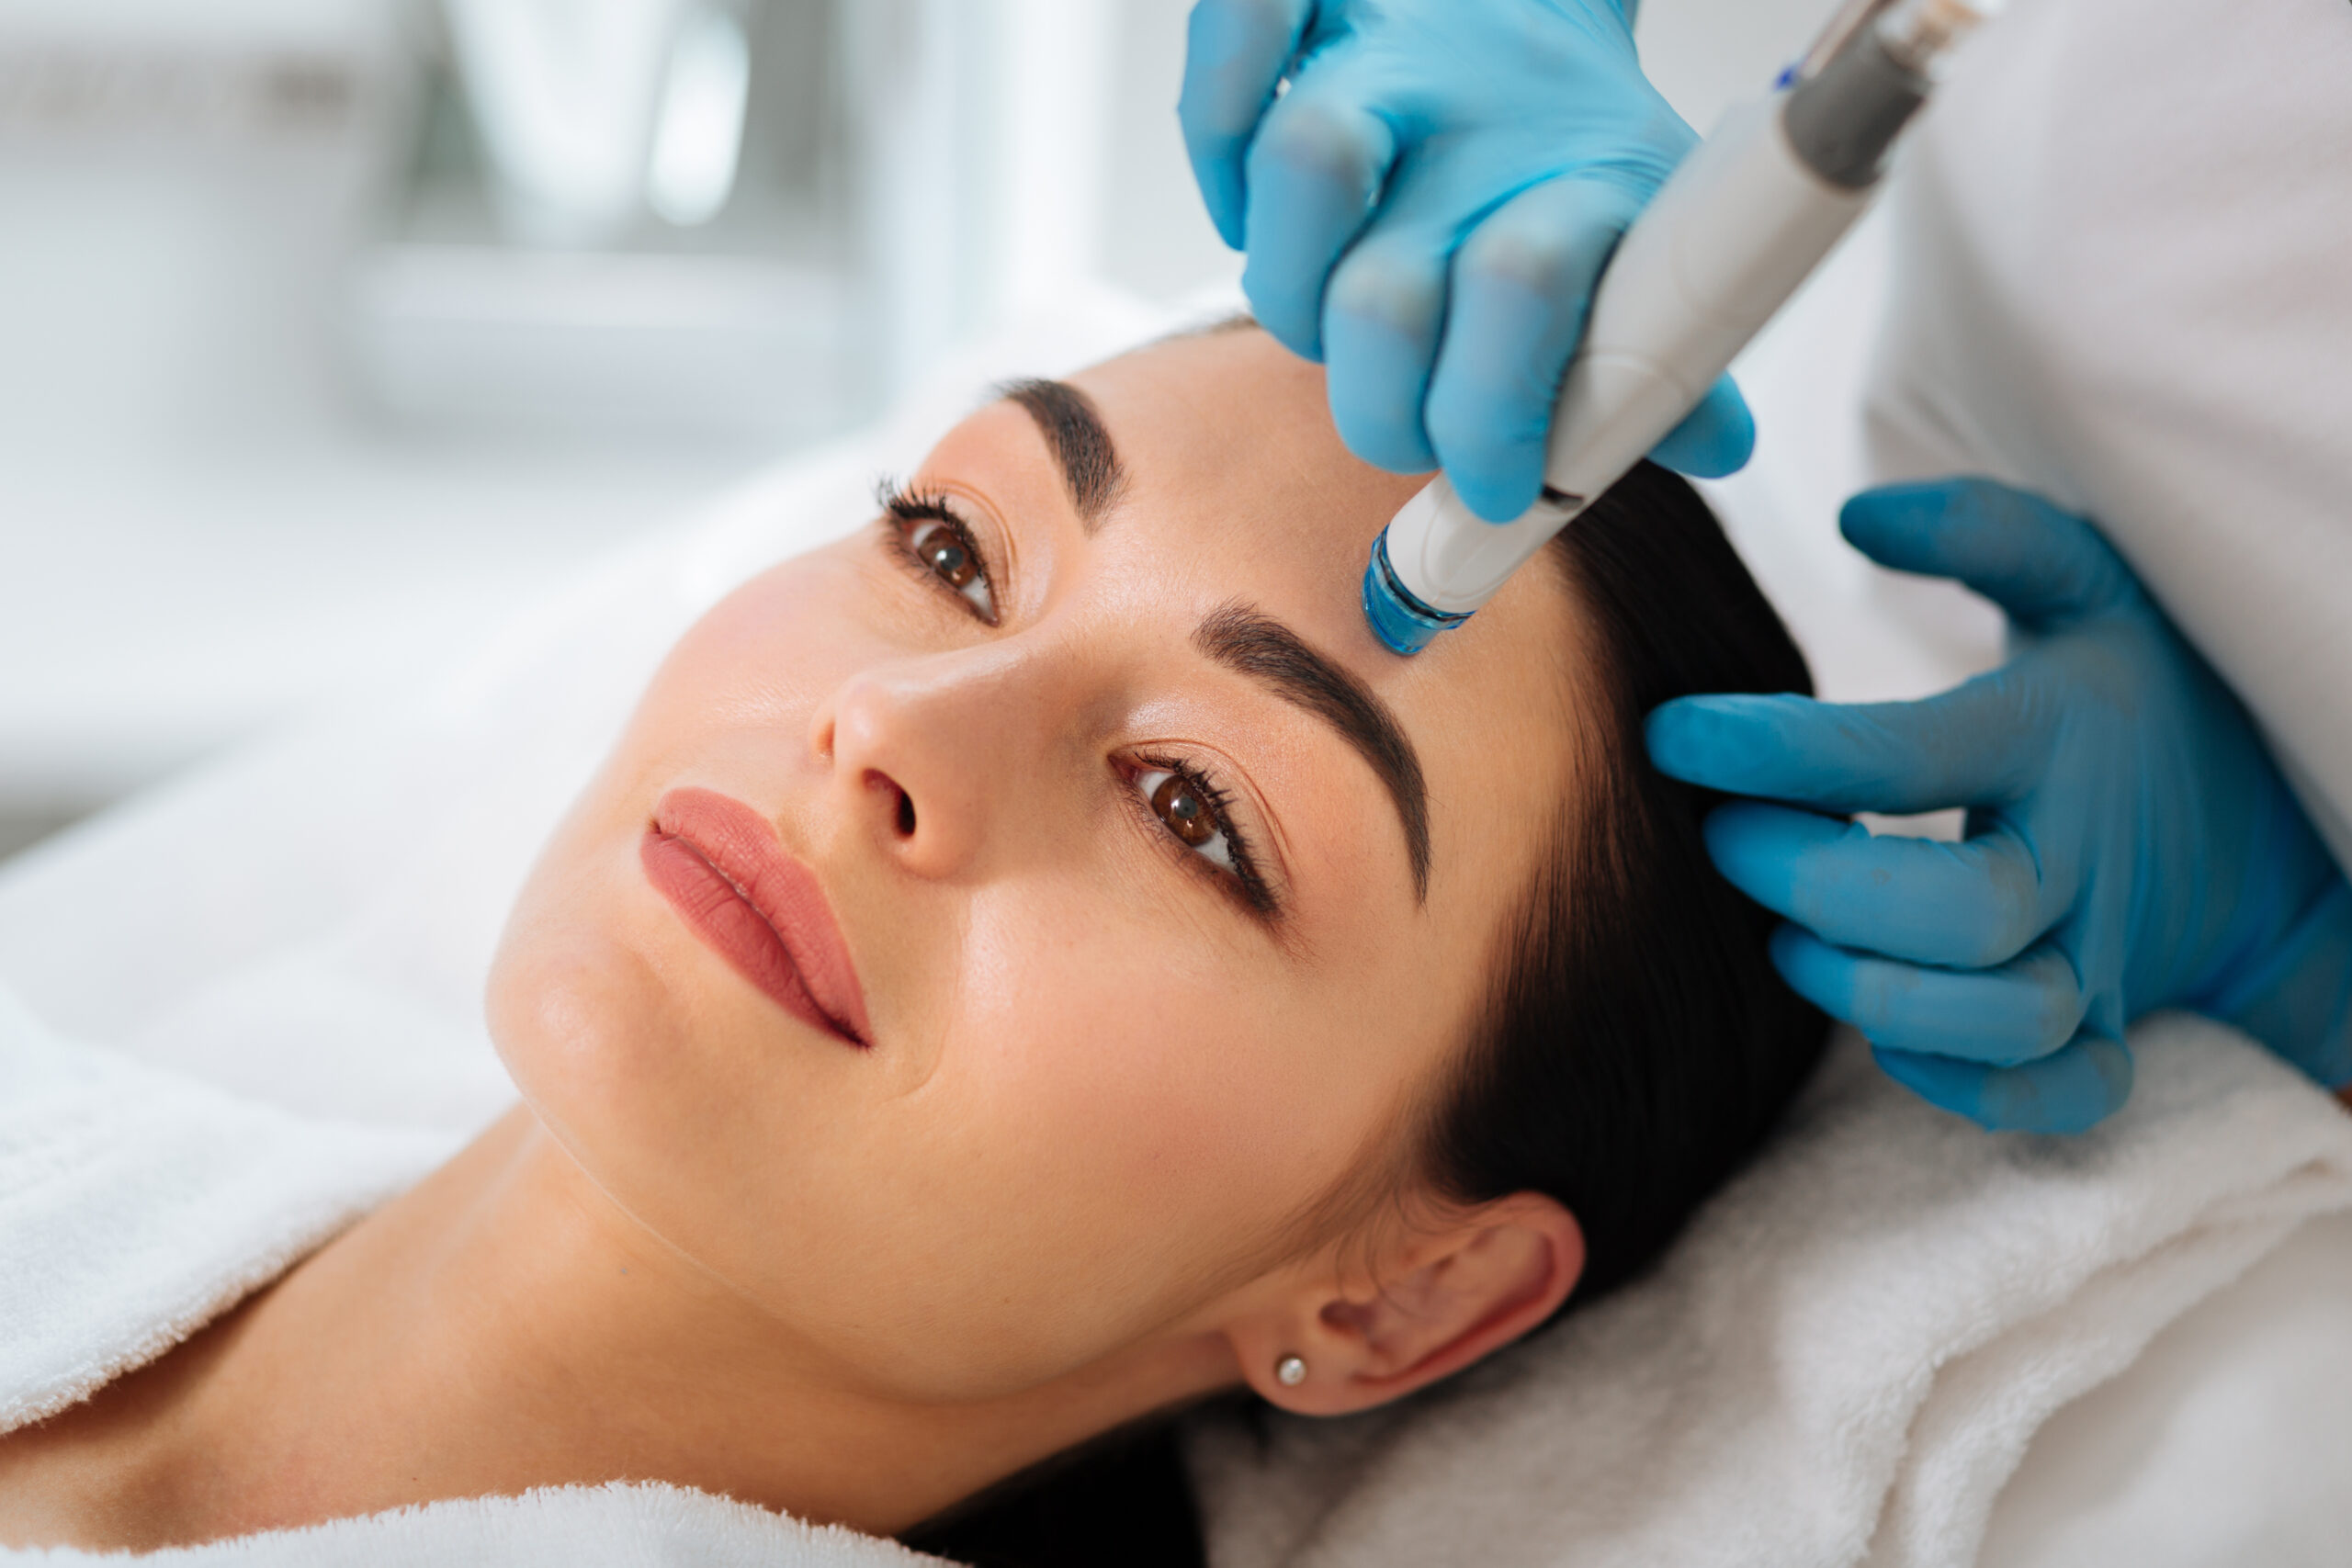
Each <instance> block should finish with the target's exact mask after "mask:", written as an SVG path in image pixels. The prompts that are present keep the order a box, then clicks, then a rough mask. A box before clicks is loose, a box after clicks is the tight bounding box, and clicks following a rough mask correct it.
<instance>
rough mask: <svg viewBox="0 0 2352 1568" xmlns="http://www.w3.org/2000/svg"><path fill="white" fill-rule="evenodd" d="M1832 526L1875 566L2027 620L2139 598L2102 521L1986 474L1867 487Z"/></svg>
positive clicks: (2066, 617) (2054, 619)
mask: <svg viewBox="0 0 2352 1568" xmlns="http://www.w3.org/2000/svg"><path fill="white" fill-rule="evenodd" d="M1838 526H1839V528H1840V529H1841V530H1842V531H1843V532H1844V534H1845V536H1846V537H1847V538H1848V539H1849V541H1851V543H1852V544H1853V546H1854V547H1855V548H1856V549H1859V550H1860V551H1861V552H1862V553H1863V554H1864V555H1866V556H1868V557H1870V558H1871V559H1872V560H1874V561H1877V562H1879V563H1880V564H1881V565H1883V566H1891V567H1893V568H1894V569H1895V570H1898V571H1916V572H1923V573H1926V574H1928V575H1929V576H1933V577H1949V578H1953V579H1955V580H1957V581H1961V582H1964V583H1966V584H1967V585H1968V586H1969V587H1971V588H1973V589H1974V590H1975V591H1976V592H1979V593H1982V594H1983V595H1985V598H1987V599H1990V600H1991V601H1993V603H1994V604H1998V605H1999V606H2000V607H2001V608H2002V609H2004V610H2007V612H2008V613H2009V614H2010V615H2011V616H2013V617H2015V618H2016V619H2017V620H2018V622H2019V623H2020V624H2022V625H2024V626H2031V627H2039V626H2052V625H2057V624H2063V623H2064V622H2067V621H2072V620H2078V619H2080V618H2081V617H2083V616H2085V615H2095V614H2098V612H2100V611H2103V610H2109V609H2113V608H2115V607H2117V606H2119V605H2122V604H2132V603H2136V602H2137V601H2138V600H2139V598H2140V586H2139V581H2138V580H2137V579H2136V578H2134V577H2133V576H2132V575H2131V570H2130V569H2129V568H2127V567H2126V566H2125V565H2124V564H2123V560H2122V558H2120V556H2118V555H2117V554H2116V553H2115V550H2114V548H2113V547H2111V546H2109V544H2108V542H2107V541H2106V540H2105V539H2103V538H2101V537H2100V536H2099V534H2098V529H2096V528H2094V527H2092V526H2091V525H2090V524H2089V523H2087V522H2086V521H2084V520H2083V519H2082V518H2080V517H2076V516H2075V515H2074V514H2073V513H2066V512H2061V511H2059V510H2058V509H2057V508H2056V507H2054V506H2052V505H2051V504H2050V502H2046V501H2044V500H2042V499H2041V497H2040V496H2037V495H2029V494H2027V493H2026V492H2025V491H2019V490H2011V489H2010V488H2009V487H2008V486H2007V485H2003V484H1996V483H1995V482H1994V481H1993V480H1991V479H1937V480H1934V481H1931V482H1929V483H1927V484H1906V485H1890V486H1887V487H1885V488H1883V489H1880V490H1871V491H1863V492H1862V493H1861V494H1860V495H1857V496H1855V497H1854V498H1853V499H1852V500H1850V501H1849V502H1846V505H1845V509H1844V510H1843V511H1842V512H1841V513H1839V516H1838Z"/></svg>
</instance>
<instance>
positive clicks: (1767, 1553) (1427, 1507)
mask: <svg viewBox="0 0 2352 1568" xmlns="http://www.w3.org/2000/svg"><path fill="white" fill-rule="evenodd" d="M2132 1043H2133V1046H2134V1049H2135V1051H2136V1053H2137V1055H2138V1060H2139V1065H2140V1074H2139V1081H2138V1085H2137V1088H2136V1089H2134V1091H2133V1094H2132V1097H2131V1103H2130V1105H2129V1106H2128V1107H2127V1108H2126V1109H2125V1111H2123V1112H2122V1113H2121V1114H2120V1115H2119V1116H2117V1117H2116V1118H2114V1119H2113V1120H2112V1121H2111V1122H2109V1123H2107V1124H2106V1125H2105V1126H2103V1127H2102V1128H2100V1129H2099V1130H2098V1131H2097V1132H2095V1133H2093V1134H2088V1135H2086V1136H2084V1137H2081V1138H2076V1139H2043V1138H2034V1137H2029V1136H2024V1135H2018V1134H2009V1135H2002V1136H1993V1135H1988V1134H1984V1133H1981V1132H1979V1131H1978V1130H1977V1129H1976V1128H1975V1127H1973V1126H1972V1125H1970V1124H1969V1123H1967V1122H1962V1121H1960V1120H1958V1119H1957V1118H1954V1117H1951V1116H1947V1115H1944V1114H1943V1113H1941V1112H1939V1111H1934V1110H1931V1109H1929V1108H1928V1106H1926V1105H1924V1104H1922V1103H1921V1102H1919V1101H1918V1100H1915V1099H1913V1098H1912V1097H1910V1096H1909V1095H1907V1094H1905V1092H1904V1091H1903V1090H1901V1089H1897V1088H1896V1087H1895V1086H1894V1085H1893V1084H1892V1083H1891V1082H1889V1081H1888V1080H1886V1079H1885V1078H1884V1077H1883V1076H1882V1075H1881V1074H1879V1073H1878V1072H1877V1070H1876V1069H1875V1067H1874V1066H1872V1065H1871V1063H1870V1061H1869V1059H1868V1057H1867V1055H1866V1054H1865V1053H1864V1051H1863V1050H1862V1048H1861V1047H1860V1043H1859V1041H1857V1040H1855V1039H1854V1038H1852V1037H1851V1036H1846V1037H1842V1038H1841V1039H1840V1041H1839V1042H1838V1044H1837V1045H1836V1046H1835V1047H1834V1048H1833V1051H1832V1053H1831V1056H1830V1058H1829V1060H1828V1061H1827V1062H1826V1063H1825V1064H1824V1067H1823V1072H1822V1075H1821V1077H1820V1079H1819V1080H1818V1081H1817V1082H1816V1083H1815V1085H1814V1086H1813V1088H1812V1089H1810V1090H1809V1091H1808V1092H1807V1094H1806V1095H1805V1097H1804V1100H1803V1101H1802V1102H1801V1104H1800V1106H1799V1107H1798V1109H1797V1111H1796V1112H1795V1113H1794V1114H1793V1116H1792V1119H1791V1122H1790V1123H1789V1125H1788V1126H1787V1127H1786V1128H1785V1129H1784V1130H1783V1132H1782V1134H1781V1136H1780V1137H1779V1138H1778V1139H1777V1140H1776V1141H1775V1143H1774V1145H1772V1146H1771V1148H1770V1149H1769V1150H1768V1151H1767V1152H1766V1154H1765V1156H1763V1158H1762V1159H1761V1160H1759V1161H1758V1164H1757V1165H1756V1166H1755V1167H1754V1168H1752V1169H1750V1170H1749V1171H1748V1172H1747V1174H1746V1175H1744V1176H1743V1177H1741V1178H1740V1179H1737V1180H1736V1181H1735V1182H1734V1183H1733V1185H1732V1186H1731V1187H1730V1188H1729V1189H1727V1190H1725V1191H1724V1193H1723V1194H1722V1195H1721V1196H1719V1197H1718V1199H1717V1200H1716V1201H1714V1202H1713V1203H1711V1204H1710V1205H1709V1206H1708V1207H1707V1208H1706V1209H1705V1210H1704V1211H1703V1212H1702V1213H1701V1214H1700V1216H1699V1217H1698V1219H1697V1220H1696V1221H1695V1222H1694V1224H1692V1226H1691V1230H1690V1232H1689V1233H1688V1234H1687V1235H1685V1236H1684V1238H1683V1239H1682V1241H1681V1242H1680V1243H1679V1245H1678V1247H1676V1248H1675V1249H1674V1251H1673V1252H1672V1253H1671V1255H1670V1256H1669V1257H1668V1258H1667V1260H1666V1262H1665V1264H1664V1265H1663V1267H1662V1268H1660V1269H1658V1270H1657V1272H1656V1273H1655V1274H1653V1275H1652V1276H1650V1277H1649V1278H1647V1279H1645V1280H1643V1281H1641V1282H1639V1283H1637V1284H1635V1285H1634V1286H1632V1287H1631V1288H1628V1289H1627V1290H1625V1291H1624V1292H1622V1293H1621V1294H1619V1295H1617V1296H1615V1297H1613V1298H1611V1299H1609V1300H1607V1301H1604V1302H1602V1303H1600V1304H1599V1305H1598V1306H1596V1307H1595V1308H1594V1309H1592V1310H1591V1311H1589V1312H1587V1313H1583V1314H1577V1315H1574V1316H1571V1317H1570V1318H1569V1319H1568V1320H1567V1321H1566V1322H1565V1323H1563V1324H1561V1325H1559V1326H1558V1327H1557V1328H1556V1329H1555V1330H1554V1331H1553V1332H1552V1333H1551V1334H1550V1335H1549V1336H1548V1337H1545V1338H1544V1339H1540V1340H1538V1341H1537V1342H1536V1343H1534V1344H1533V1345H1531V1346H1528V1347H1524V1348H1521V1350H1520V1351H1518V1352H1516V1353H1512V1354H1509V1355H1506V1356H1505V1357H1503V1358H1500V1359H1498V1360H1497V1361H1496V1362H1494V1363H1491V1364H1489V1365H1488V1366H1487V1367H1485V1368H1482V1369H1480V1370H1478V1371H1475V1372H1473V1373H1472V1374H1471V1375H1470V1376H1468V1377H1467V1378H1465V1379H1463V1380H1461V1381H1460V1382H1457V1383H1456V1384H1454V1385H1453V1386H1450V1387H1444V1388H1441V1389H1439V1390H1437V1391H1435V1392H1434V1393H1431V1394H1430V1395H1428V1396H1425V1397H1424V1398H1423V1399H1422V1400H1420V1401H1419V1402H1417V1403H1416V1404H1414V1405H1412V1406H1411V1407H1409V1408H1408V1409H1403V1410H1391V1411H1385V1412H1375V1413H1374V1414H1372V1415H1370V1416H1363V1417H1358V1418H1353V1419H1351V1420H1347V1421H1341V1422H1313V1421H1305V1420H1299V1419H1295V1418H1288V1417H1278V1418H1275V1419H1273V1420H1272V1421H1271V1422H1270V1423H1268V1424H1266V1425H1265V1427H1263V1430H1262V1432H1261V1431H1259V1430H1253V1429H1252V1427H1251V1426H1250V1424H1249V1423H1247V1422H1244V1421H1240V1420H1238V1419H1234V1418H1231V1417H1227V1418H1223V1419H1220V1420H1217V1421H1214V1422H1210V1423H1207V1424H1204V1426H1203V1427H1201V1428H1199V1429H1197V1430H1196V1431H1195V1432H1194V1433H1193V1439H1192V1450H1191V1451H1192V1458H1193V1465H1194V1470H1195V1472H1196V1474H1197V1476H1198V1477H1199V1480H1200V1482H1201V1484H1202V1489H1203V1492H1204V1499H1205V1501H1206V1504H1207V1512H1208V1516H1209V1519H1210V1524H1211V1557H1212V1561H1213V1562H1214V1563H1215V1564H1216V1568H1275V1565H1277V1564H1279V1565H1283V1568H1310V1565H1321V1564H1334V1565H1336V1564H1342V1563H1344V1564H1347V1565H1348V1568H1384V1565H1387V1564H1397V1565H1400V1568H1401V1565H1403V1564H1408V1563H1409V1564H1413V1565H1415V1568H1421V1565H1425V1564H1431V1563H1457V1562H1458V1563H1465V1564H1467V1563H1476V1564H1477V1565H1478V1568H1509V1565H1510V1564H1514V1563H1559V1562H1574V1563H1576V1564H1577V1565H1578V1568H1588V1565H1589V1568H1602V1565H1607V1564H1617V1563H1623V1564H1643V1565H1645V1568H1646V1565H1651V1564H1658V1563H1672V1564H1675V1565H1676V1568H1702V1565H1705V1564H1713V1563H1722V1564H1727V1565H1728V1564H1737V1565H1739V1568H1774V1565H1779V1564H1786V1565H1789V1568H1799V1565H1802V1568H1835V1565H1839V1564H1849V1563H1858V1562H1867V1563H1869V1564H1871V1565H1872V1568H1897V1565H1902V1568H1912V1565H1917V1568H1928V1565H1931V1564H1962V1563H1967V1562H1973V1561H1974V1560H1975V1554H1976V1548H1977V1545H1978V1542H1979V1541H1980V1540H1981V1539H1982V1537H1983V1533H1984V1529H1985V1519H1986V1517H1987V1515H1988V1513H1989V1511H1990V1509H1991V1506H1992V1504H1993V1500H1994V1497H1995V1495H1996V1493H1997V1492H1998V1491H1999V1489H2000V1487H2001V1485H2002V1483H2004V1482H2005V1481H2006V1480H2007V1477H2008V1475H2009V1473H2010V1472H2011V1471H2012V1470H2013V1469H2014V1468H2015V1466H2016V1463H2017V1461H2018V1457H2019V1455H2020V1454H2021V1453H2022V1452H2023V1451H2024V1450H2025V1447H2026V1444H2027V1441H2028V1439H2029V1438H2030V1437H2031V1436H2032V1434H2033V1432H2034V1430H2035V1428H2036V1427H2039V1426H2040V1425H2041V1423H2042V1421H2043V1420H2044V1419H2045V1418H2047V1417H2048V1416H2050V1415H2051V1414H2052V1412H2053V1411H2055V1410H2056V1409H2057V1408H2058V1407H2059V1406H2060V1405H2062V1404H2065V1403H2066V1402H2067V1401H2069V1400H2071V1399H2073V1398H2074V1397H2075V1395H2077V1394H2079V1393H2083V1392H2085V1391H2086V1390H2087V1389H2089V1388H2091V1387H2092V1386H2094V1385H2096V1384H2098V1383H2099V1382H2104V1381H2105V1380H2107V1379H2108V1378H2110V1377H2112V1376H2114V1375H2115V1374H2116V1373H2117V1372H2119V1371H2121V1370H2122V1369H2124V1368H2125V1367H2126V1366H2128V1365H2129V1364H2130V1363H2131V1361H2132V1359H2134V1358H2135V1357H2137V1355H2138V1354H2139V1352H2140V1350H2141V1349H2142V1348H2143V1347H2144V1346H2145V1345H2146V1344H2147V1342H2148V1340H2149V1339H2150V1338H2151V1337H2154V1335H2155V1333H2156V1332H2157V1331H2158V1330H2159V1329H2160V1328H2162V1327H2163V1326H2164V1325H2165V1324H2167V1323H2169V1322H2171V1321H2172V1320H2173V1319H2174V1318H2175V1317H2177V1316H2178V1315H2179V1314H2181V1313H2183V1312H2185V1311H2186V1310H2188V1308H2189V1307H2190V1306H2192V1305H2194V1304H2195V1303H2197V1302H2199V1300H2201V1299H2203V1298H2204V1297H2206V1296H2208V1295H2210V1294H2211V1293H2212V1292H2215V1291H2217V1290H2219V1289H2220V1288H2222V1286H2223V1285H2225V1284H2227V1283H2229V1282H2230V1281H2231V1280H2234V1279H2235V1278H2236V1277H2237V1276H2238V1275H2239V1274H2241V1273H2242V1272H2244V1271H2245V1269H2247V1268H2249V1267H2250V1266H2251V1265H2252V1264H2253V1263H2254V1262H2255V1261H2256V1260H2257V1259H2258V1258H2261V1257H2262V1256H2263V1255H2264V1254H2266V1253H2267V1252H2268V1251H2270V1250H2271V1249H2272V1248H2273V1247H2276V1246H2277V1245H2278V1242H2279V1241H2281V1240H2282V1239H2283V1238H2284V1237H2285V1236H2286V1235H2288V1234H2289V1233H2290V1231H2291V1230H2292V1229H2293V1228H2294V1226H2295V1225H2296V1224H2298V1223H2300V1222H2301V1220H2303V1219H2304V1218H2306V1217H2309V1216H2311V1215H2313V1214H2317V1213H2327V1212H2331V1211H2335V1210H2341V1209H2345V1208H2347V1207H2352V1118H2347V1117H2346V1116H2345V1115H2344V1114H2343V1112H2342V1111H2341V1110H2340V1109H2339V1108H2338V1107H2337V1106H2336V1105H2335V1102H2334V1101H2333V1100H2330V1099H2329V1098H2327V1097H2326V1096H2325V1095H2324V1094H2322V1093H2321V1092H2320V1091H2319V1090H2317V1089H2313V1088H2312V1086H2311V1085H2310V1084H2308V1083H2307V1082H2305V1081H2304V1080H2302V1079H2301V1078H2300V1077H2297V1076H2296V1075H2294V1074H2293V1073H2291V1072H2290V1070H2289V1069H2287V1068H2286V1067H2285V1066H2281V1065H2280V1064H2279V1063H2278V1061H2277V1060H2275V1059H2274V1058H2272V1057H2270V1056H2269V1055H2267V1054H2265V1053H2263V1052H2262V1051H2260V1050H2258V1049H2257V1048H2256V1047H2254V1046H2253V1045H2251V1044H2249V1043H2245V1041H2244V1040H2243V1039H2242V1038H2240V1037H2238V1036H2235V1035H2233V1033H2231V1032H2229V1031H2227V1030H2224V1029H2222V1028H2221V1027H2220V1026H2218V1025H2215V1024H2211V1023H2209V1022H2207V1021H2203V1020H2199V1019H2193V1018H2188V1017H2182V1016H2174V1017H2164V1018H2157V1019H2152V1020H2149V1021H2145V1022H2143V1024H2142V1025H2141V1026H2140V1027H2139V1028H2138V1029H2137V1030H2135V1031H2134V1032H2133V1033H2132Z"/></svg>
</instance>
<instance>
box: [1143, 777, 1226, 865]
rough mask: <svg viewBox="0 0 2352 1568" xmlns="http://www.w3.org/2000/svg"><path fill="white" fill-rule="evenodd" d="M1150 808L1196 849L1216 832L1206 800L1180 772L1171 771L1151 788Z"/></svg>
mask: <svg viewBox="0 0 2352 1568" xmlns="http://www.w3.org/2000/svg"><path fill="white" fill-rule="evenodd" d="M1151 808H1152V809H1153V810H1154V811H1157V812H1159V819H1160V820H1161V821H1163V822H1165V823H1167V824H1168V826H1169V828H1170V829H1171V830H1172V831H1173V832H1174V833H1175V835H1176V836H1177V837H1178V838H1180V839H1182V840H1184V842H1186V843H1187V844H1190V845H1191V846H1192V847H1193V848H1194V849H1198V848H1200V847H1201V846H1202V845H1203V844H1205V843H1207V842H1208V841H1209V840H1211V839H1213V838H1215V837H1216V818H1215V817H1214V816H1212V815H1210V813H1209V803H1208V802H1207V801H1205V800H1203V799H1202V798H1201V792H1200V791H1199V790H1197V789H1195V788H1193V785H1192V784H1190V783H1189V782H1188V781H1186V779H1185V778H1184V776H1183V775H1182V773H1170V774H1169V775H1168V776H1167V777H1166V778H1164V779H1162V780H1160V781H1159V788H1158V789H1156V790H1153V791H1152V792H1151Z"/></svg>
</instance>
